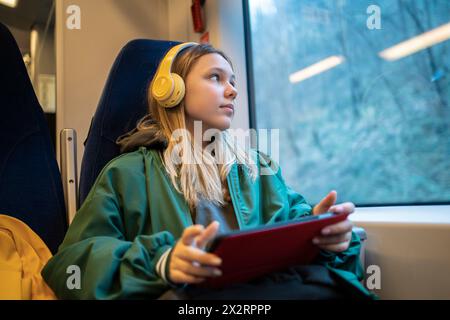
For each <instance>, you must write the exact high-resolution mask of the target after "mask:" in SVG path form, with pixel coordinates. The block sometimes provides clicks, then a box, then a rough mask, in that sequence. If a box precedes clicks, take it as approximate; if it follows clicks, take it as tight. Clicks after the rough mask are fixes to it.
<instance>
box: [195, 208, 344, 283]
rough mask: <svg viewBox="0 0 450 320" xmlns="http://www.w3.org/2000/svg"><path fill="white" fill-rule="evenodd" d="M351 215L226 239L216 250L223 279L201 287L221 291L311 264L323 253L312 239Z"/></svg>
mask: <svg viewBox="0 0 450 320" xmlns="http://www.w3.org/2000/svg"><path fill="white" fill-rule="evenodd" d="M348 215H349V214H348V213H345V214H334V215H332V216H331V217H326V218H322V219H318V220H311V221H303V222H302V221H301V220H299V221H295V220H293V221H291V223H288V224H282V225H280V226H277V225H275V226H273V227H270V226H268V227H263V228H262V229H253V230H249V231H244V232H238V233H236V234H233V233H231V234H229V235H227V236H224V237H223V238H221V239H220V242H219V243H218V245H217V246H216V248H215V249H213V251H212V252H213V253H214V254H216V255H218V256H219V257H220V258H221V259H222V265H221V267H220V269H221V270H222V276H220V277H215V278H214V277H213V278H207V279H206V280H205V281H204V282H202V283H201V284H199V286H200V287H207V288H220V287H223V286H225V285H230V284H232V283H237V282H246V281H249V280H251V279H254V278H257V277H259V276H262V275H265V274H268V273H271V272H275V271H279V270H283V269H286V268H288V267H290V266H294V265H301V264H309V263H311V262H312V261H313V260H314V258H315V257H316V256H317V255H318V253H319V248H318V247H317V246H316V245H314V244H313V243H312V239H313V238H314V237H316V236H318V235H320V232H321V230H322V229H323V228H325V227H326V226H328V225H331V224H335V223H338V222H340V221H343V220H345V219H346V218H347V217H348Z"/></svg>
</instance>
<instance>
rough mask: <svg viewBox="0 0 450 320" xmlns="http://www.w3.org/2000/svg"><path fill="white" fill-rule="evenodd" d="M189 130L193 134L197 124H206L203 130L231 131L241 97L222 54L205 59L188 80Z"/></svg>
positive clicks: (186, 105)
mask: <svg viewBox="0 0 450 320" xmlns="http://www.w3.org/2000/svg"><path fill="white" fill-rule="evenodd" d="M185 83H186V96H185V100H184V102H185V113H186V127H187V128H188V130H189V131H190V132H191V133H193V128H194V121H202V131H203V132H204V131H205V130H207V129H211V128H213V129H219V130H225V129H228V128H229V127H230V125H231V120H232V119H233V116H234V99H235V98H236V96H237V90H236V88H235V76H234V74H233V70H232V69H231V66H230V64H229V63H228V62H227V60H225V59H224V58H223V57H222V56H221V55H220V54H217V53H210V54H206V55H204V56H201V57H200V58H199V59H198V60H197V62H196V63H195V64H194V65H193V66H192V69H191V70H190V72H189V74H188V75H187V78H186V81H185Z"/></svg>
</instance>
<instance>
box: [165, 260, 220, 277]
mask: <svg viewBox="0 0 450 320" xmlns="http://www.w3.org/2000/svg"><path fill="white" fill-rule="evenodd" d="M174 269H176V270H179V271H182V272H183V273H185V274H188V275H190V276H193V277H201V278H205V277H217V276H221V275H222V271H220V269H218V268H211V267H204V266H201V265H195V264H193V263H192V262H188V261H185V260H181V259H179V260H177V261H176V262H175V265H174Z"/></svg>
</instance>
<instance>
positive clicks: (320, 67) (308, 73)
mask: <svg viewBox="0 0 450 320" xmlns="http://www.w3.org/2000/svg"><path fill="white" fill-rule="evenodd" d="M344 60H345V58H344V57H343V56H331V57H328V58H326V59H324V60H322V61H319V62H317V63H315V64H313V65H311V66H309V67H307V68H305V69H302V70H300V71H297V72H294V73H293V74H291V75H290V76H289V81H290V82H291V83H296V82H300V81H303V80H305V79H308V78H311V77H313V76H315V75H317V74H319V73H322V72H324V71H326V70H328V69H331V68H334V67H336V66H337V65H339V64H341V63H342V62H343V61H344Z"/></svg>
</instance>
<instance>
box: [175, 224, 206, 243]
mask: <svg viewBox="0 0 450 320" xmlns="http://www.w3.org/2000/svg"><path fill="white" fill-rule="evenodd" d="M204 229H205V227H203V226H202V225H200V224H196V225H193V226H190V227H187V228H186V229H184V231H183V234H182V235H181V242H182V243H183V244H184V245H185V246H190V245H192V243H193V242H194V238H195V237H196V236H198V235H199V234H201V233H202V231H203V230H204Z"/></svg>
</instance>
